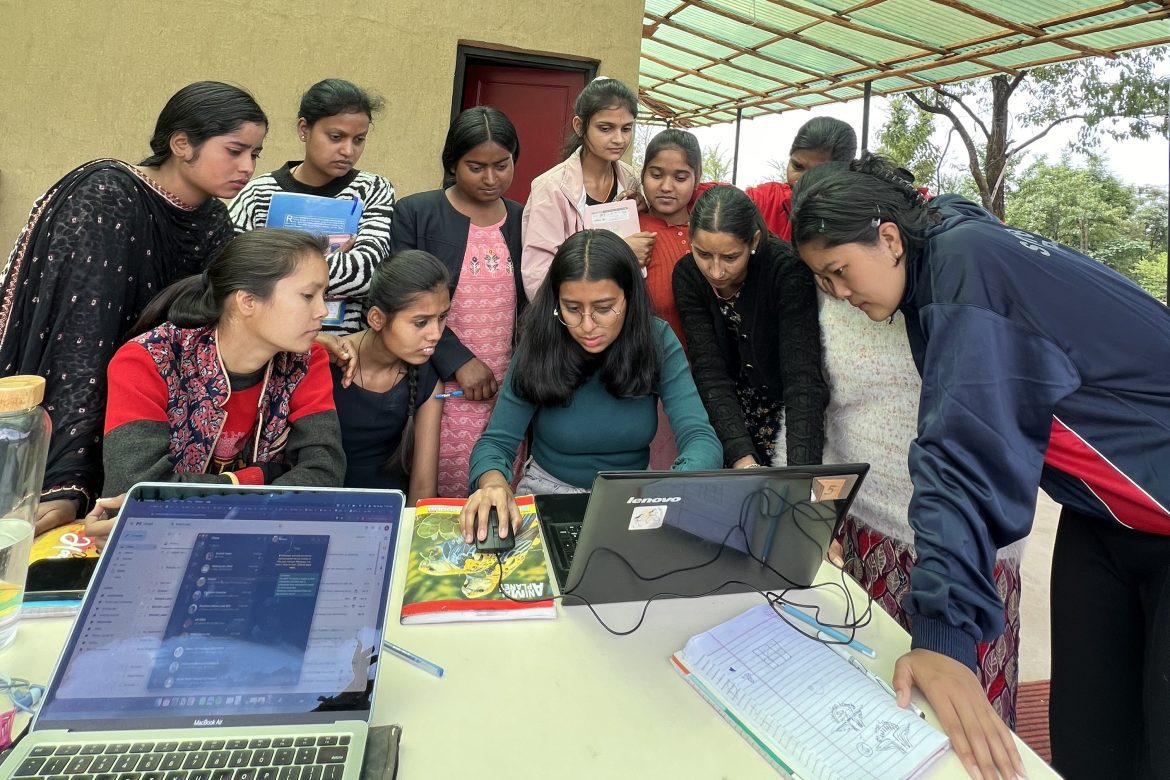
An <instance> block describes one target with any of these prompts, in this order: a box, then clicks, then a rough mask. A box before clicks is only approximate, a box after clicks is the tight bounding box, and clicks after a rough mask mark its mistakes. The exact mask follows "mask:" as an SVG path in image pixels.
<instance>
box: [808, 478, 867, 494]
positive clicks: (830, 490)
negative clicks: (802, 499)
mask: <svg viewBox="0 0 1170 780" xmlns="http://www.w3.org/2000/svg"><path fill="white" fill-rule="evenodd" d="M856 482H857V475H856V474H842V475H840V476H836V477H814V478H813V483H812V500H813V501H836V500H837V499H841V498H848V497H849V494H850V493H852V492H853V485H854V484H855V483H856Z"/></svg>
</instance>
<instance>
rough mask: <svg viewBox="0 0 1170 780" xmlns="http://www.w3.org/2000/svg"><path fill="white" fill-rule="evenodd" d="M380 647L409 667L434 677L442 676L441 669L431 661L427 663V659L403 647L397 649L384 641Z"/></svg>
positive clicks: (396, 646)
mask: <svg viewBox="0 0 1170 780" xmlns="http://www.w3.org/2000/svg"><path fill="white" fill-rule="evenodd" d="M382 647H384V648H386V649H387V650H389V651H390V652H391V653H393V654H394V655H396V656H398V657H399V658H401V659H402V660H403V661H406V662H407V663H408V664H410V665H411V666H414V667H417V668H419V669H422V670H423V671H424V672H429V673H430V674H433V675H434V676H435V677H442V676H443V667H441V666H439V665H438V664H437V663H435V662H433V661H428V660H427V659H425V658H423V657H422V656H419V655H415V654H414V653H412V652H410V651H409V650H407V649H406V648H405V647H399V646H398V645H396V644H394V643H393V642H389V641H387V640H385V639H383V640H382Z"/></svg>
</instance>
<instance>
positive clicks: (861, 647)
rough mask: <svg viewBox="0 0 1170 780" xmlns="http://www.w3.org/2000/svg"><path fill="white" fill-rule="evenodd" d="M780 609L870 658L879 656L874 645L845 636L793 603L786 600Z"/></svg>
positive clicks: (781, 603)
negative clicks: (786, 602) (787, 602)
mask: <svg viewBox="0 0 1170 780" xmlns="http://www.w3.org/2000/svg"><path fill="white" fill-rule="evenodd" d="M780 609H782V610H784V612H785V613H786V614H789V615H792V617H794V618H796V619H797V620H799V621H801V622H803V623H807V624H808V625H810V626H812V627H813V628H815V629H816V630H817V631H819V632H821V633H822V634H826V635H827V636H831V637H832V638H833V639H836V640H837V641H838V642H841V643H843V644H844V645H845V646H846V647H851V648H853V649H854V650H856V651H857V652H859V653H861V654H862V655H864V656H868V657H869V658H877V653H876V652H875V651H874V649H873V648H872V647H870V646H868V645H865V644H862V643H861V642H858V641H857V640H856V639H850V638H849V637H847V636H845V634H843V633H841V632H840V631H838V630H837V629H835V628H832V627H830V626H826V625H825V624H823V623H821V622H820V621H819V620H817V619H816V618H814V617H812V616H810V615H806V614H805V613H803V612H801V611H800V610H799V609H797V608H796V607H794V606H792V605H791V604H785V603H784V602H780Z"/></svg>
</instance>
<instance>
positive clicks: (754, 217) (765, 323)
mask: <svg viewBox="0 0 1170 780" xmlns="http://www.w3.org/2000/svg"><path fill="white" fill-rule="evenodd" d="M690 234H691V253H690V254H688V255H687V256H686V257H684V258H683V259H682V260H680V261H679V263H678V265H677V266H676V267H675V269H674V298H675V302H676V303H677V305H678V311H679V315H680V316H681V318H682V324H683V331H684V332H685V333H686V336H687V345H688V350H689V353H690V357H691V365H692V370H693V371H694V375H695V384H696V385H698V388H699V394H700V395H701V396H702V398H703V403H704V405H705V406H706V407H707V414H708V415H709V416H710V418H711V419H712V420H713V421H714V425H715V432H716V433H717V434H719V439H720V441H721V442H723V459H724V462H725V463H726V464H727V465H728V466H732V467H734V468H749V467H753V466H766V465H770V464H771V463H772V459H773V456H774V455H775V447H776V444H775V440H776V433H777V431H778V430H779V429H780V420H781V416H782V415H783V418H784V421H785V424H786V426H787V436H786V439H787V442H786V443H787V447H786V450H787V454H788V462H789V463H790V464H792V465H806V464H812V463H820V462H821V448H822V446H823V444H824V416H825V402H826V401H827V400H828V392H827V391H826V389H825V381H824V378H823V377H822V376H821V341H820V330H819V328H818V326H817V300H816V287H815V285H814V284H813V279H812V275H811V274H810V273H808V269H807V268H804V267H803V266H802V265H801V263H800V260H799V259H798V258H797V257H796V254H795V253H794V252H793V251H792V248H791V247H790V246H789V245H788V244H787V243H785V242H783V241H781V240H780V239H778V238H776V237H775V236H773V235H771V234H770V233H769V232H768V229H767V228H766V227H765V226H764V223H763V220H762V219H761V218H760V212H759V210H757V209H756V206H755V204H753V203H752V201H751V199H749V198H748V196H747V195H745V194H744V193H743V191H741V190H739V189H736V188H735V187H725V186H719V187H712V188H711V189H709V190H707V191H706V192H704V193H703V195H702V196H701V197H700V198H699V200H698V202H696V203H695V207H694V209H692V210H691V221H690Z"/></svg>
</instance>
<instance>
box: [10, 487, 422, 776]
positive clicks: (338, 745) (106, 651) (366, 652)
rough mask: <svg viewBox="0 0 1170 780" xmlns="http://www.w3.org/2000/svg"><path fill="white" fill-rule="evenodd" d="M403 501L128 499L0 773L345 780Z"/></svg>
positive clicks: (157, 494)
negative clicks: (27, 724) (28, 722)
mask: <svg viewBox="0 0 1170 780" xmlns="http://www.w3.org/2000/svg"><path fill="white" fill-rule="evenodd" d="M403 502H404V498H403V495H402V493H400V492H397V491H364V490H333V489H300V488H272V487H260V488H249V487H234V486H233V487H228V486H218V485H216V486H209V485H178V484H147V483H144V484H139V485H136V486H134V488H132V489H131V491H130V492H129V494H128V496H127V499H126V503H125V504H124V505H123V507H122V510H121V513H120V516H119V520H118V522H117V524H116V526H115V529H114V532H113V534H112V535H111V537H110V541H109V544H108V545H107V547H106V549H105V551H104V552H103V554H102V556H101V561H100V563H99V566H98V569H97V571H96V572H95V574H94V579H93V581H92V583H91V584H90V587H89V589H88V591H87V593H86V598H85V601H84V603H83V604H82V607H81V611H80V613H79V614H78V616H77V620H76V622H75V623H74V626H73V628H72V630H71V632H70V635H69V639H68V642H67V643H66V645H65V649H64V651H63V653H62V656H61V659H60V661H59V662H58V665H57V668H56V670H55V671H54V673H53V678H52V680H51V681H50V683H49V685H48V689H47V692H46V695H45V698H44V701H43V702H42V704H41V707H40V712H39V713H38V714H37V716H36V719H35V720H34V722H33V724H32V729H31V731H30V733H29V735H28V736H27V737H26V738H25V739H24V740H23V741H22V742H21V743H20V744H19V745H18V746H17V748H16V749H15V751H14V752H13V754H12V755H10V756H9V757H8V759H7V760H6V762H5V764H4V766H3V767H0V775H3V776H5V777H10V776H15V777H20V778H25V777H30V778H33V777H35V778H40V777H57V776H62V775H63V776H68V777H74V776H85V777H94V778H96V777H106V776H110V777H114V778H119V777H134V778H139V777H155V776H157V777H160V778H165V779H166V780H229V779H230V780H240V779H241V778H243V779H244V780H356V778H357V777H358V776H359V774H360V771H361V763H362V757H363V754H364V748H365V742H366V732H367V722H368V717H369V714H370V712H371V698H372V695H373V690H374V681H375V671H376V669H377V659H378V655H379V649H380V648H381V643H382V631H383V618H384V615H385V611H386V601H387V598H388V597H389V584H390V569H391V564H392V561H393V556H394V544H395V539H396V536H397V533H398V526H399V522H400V519H401V514H402V508H403Z"/></svg>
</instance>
